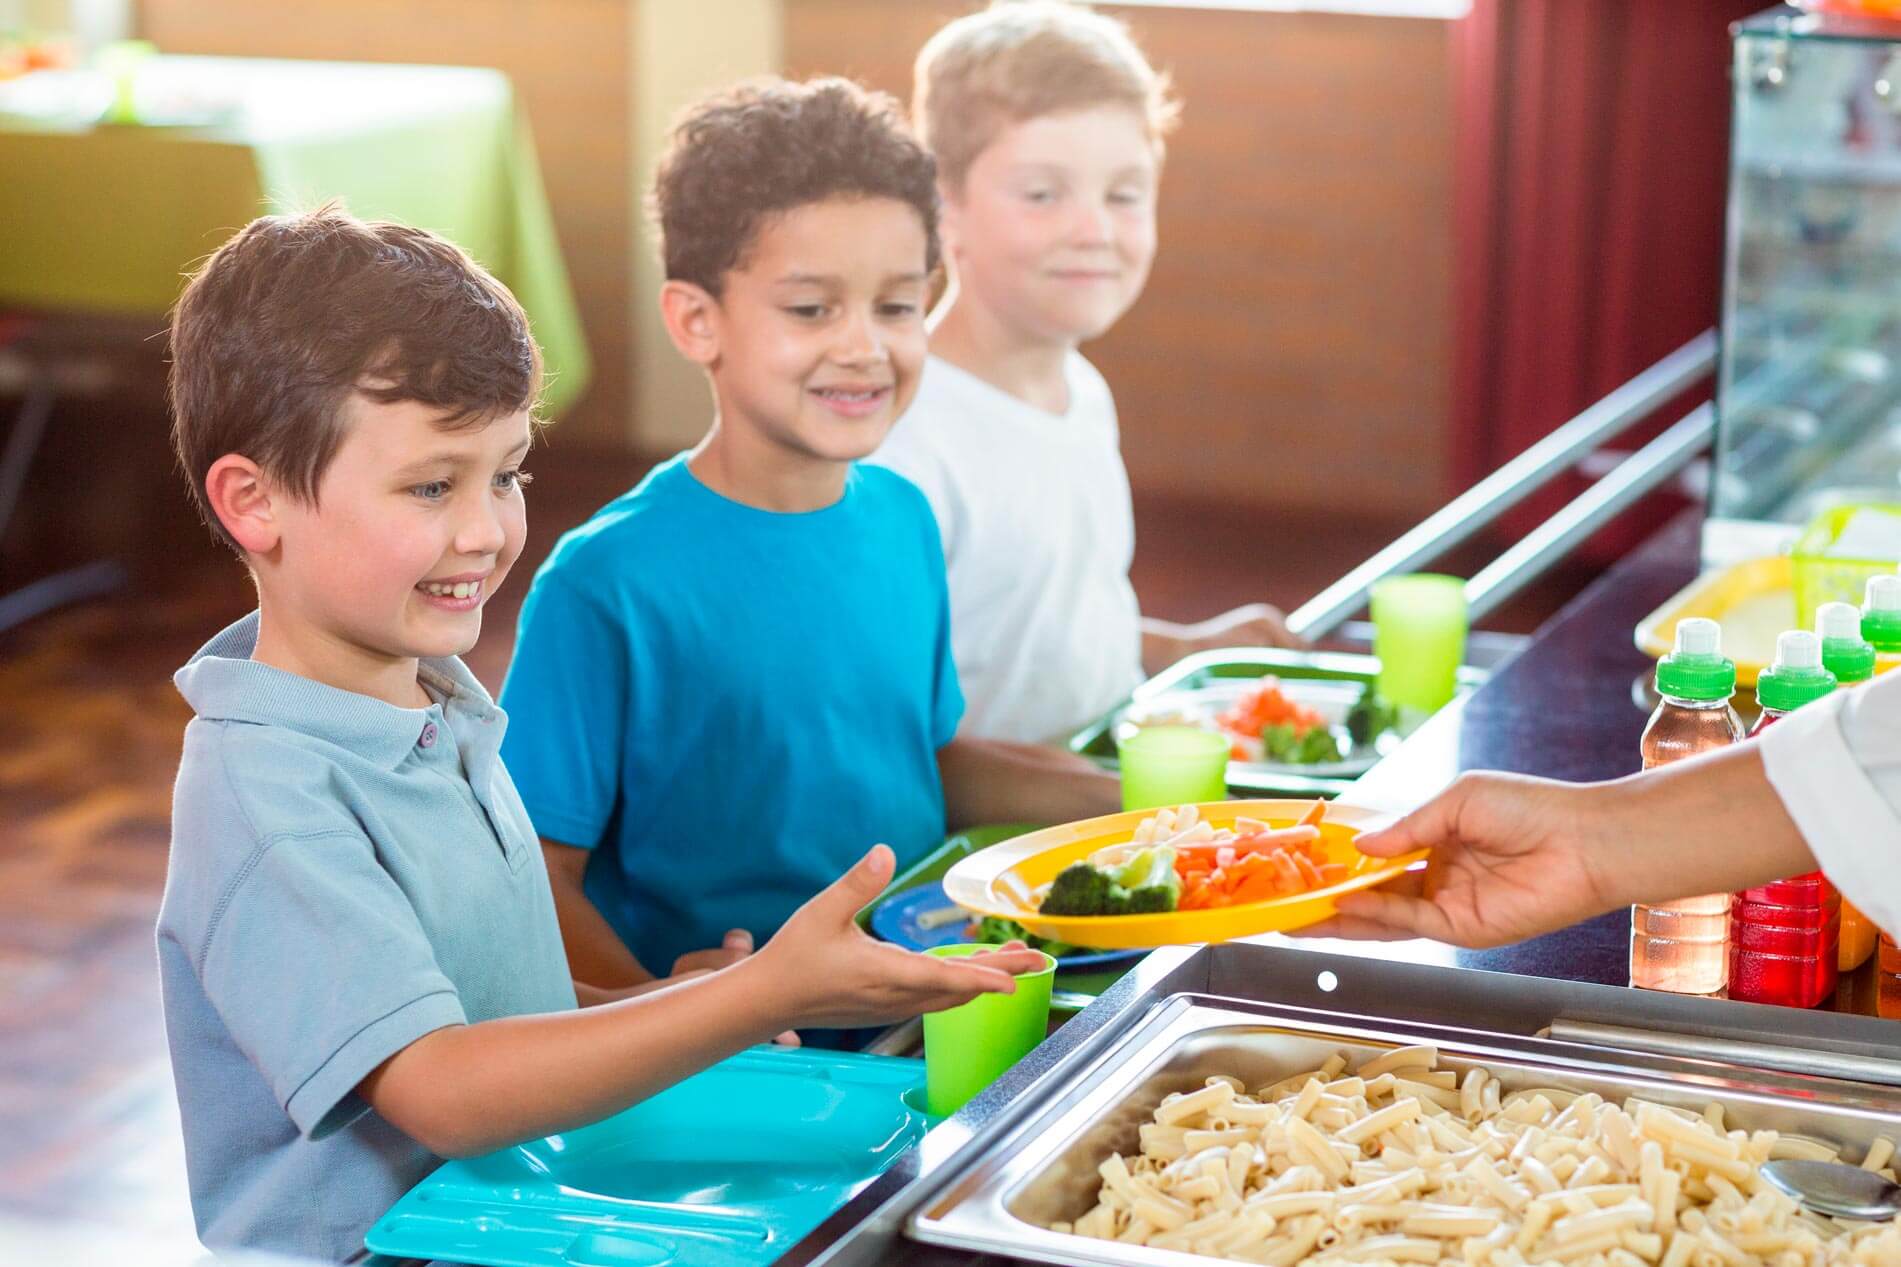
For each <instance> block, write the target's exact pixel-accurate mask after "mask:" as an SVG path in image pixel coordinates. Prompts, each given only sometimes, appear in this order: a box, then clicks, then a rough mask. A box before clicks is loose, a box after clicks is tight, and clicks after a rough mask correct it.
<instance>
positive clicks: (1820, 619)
mask: <svg viewBox="0 0 1901 1267" xmlns="http://www.w3.org/2000/svg"><path fill="white" fill-rule="evenodd" d="M1895 579H1896V580H1901V577H1896V578H1895ZM1815 633H1816V636H1817V637H1819V638H1820V639H1821V640H1822V667H1823V668H1825V669H1827V670H1828V671H1829V672H1830V673H1833V674H1834V675H1835V684H1836V685H1837V686H1853V685H1854V684H1855V683H1857V682H1866V681H1867V680H1868V679H1869V678H1871V677H1873V676H1874V675H1875V644H1874V643H1872V642H1870V641H1868V639H1866V638H1864V637H1863V636H1862V633H1861V609H1860V608H1858V607H1856V606H1855V605H1854V604H1853V603H1823V604H1822V605H1821V606H1820V607H1818V608H1816V609H1815Z"/></svg>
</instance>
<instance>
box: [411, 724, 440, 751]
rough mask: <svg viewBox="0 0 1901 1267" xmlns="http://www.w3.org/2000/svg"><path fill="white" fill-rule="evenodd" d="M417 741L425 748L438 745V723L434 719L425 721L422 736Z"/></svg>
mask: <svg viewBox="0 0 1901 1267" xmlns="http://www.w3.org/2000/svg"><path fill="white" fill-rule="evenodd" d="M416 742H417V743H419V744H421V745H422V746H423V747H425V748H433V747H435V746H436V723H434V722H432V721H431V722H424V723H423V727H422V738H420V739H418V740H417V741H416Z"/></svg>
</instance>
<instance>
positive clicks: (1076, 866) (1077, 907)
mask: <svg viewBox="0 0 1901 1267" xmlns="http://www.w3.org/2000/svg"><path fill="white" fill-rule="evenodd" d="M1120 888H1121V886H1120V885H1118V884H1117V883H1116V882H1115V881H1114V880H1112V879H1111V878H1110V877H1109V876H1108V875H1107V874H1105V873H1104V872H1101V871H1098V870H1096V869H1095V868H1094V867H1092V866H1090V865H1089V864H1088V863H1086V862H1072V863H1070V864H1069V865H1068V866H1067V867H1064V868H1063V869H1062V871H1060V872H1058V873H1057V876H1056V879H1055V880H1054V881H1052V882H1051V883H1050V891H1049V893H1048V894H1047V895H1046V896H1045V897H1044V898H1043V905H1042V907H1041V908H1040V909H1041V912H1042V914H1044V915H1114V914H1117V913H1118V912H1117V910H1116V908H1117V906H1119V905H1120V904H1121V902H1122V900H1123V899H1122V897H1121V896H1120V895H1119V893H1118V890H1120Z"/></svg>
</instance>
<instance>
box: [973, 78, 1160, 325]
mask: <svg viewBox="0 0 1901 1267" xmlns="http://www.w3.org/2000/svg"><path fill="white" fill-rule="evenodd" d="M1158 175H1159V172H1158V168H1157V159H1156V152H1155V144H1154V142H1153V141H1152V140H1151V138H1150V137H1149V135H1148V132H1147V130H1146V129H1145V127H1144V124H1143V120H1142V116H1141V115H1139V114H1138V113H1136V112H1135V111H1133V110H1130V109H1127V108H1125V107H1121V106H1099V107H1095V108H1092V109H1085V110H1074V111H1069V112H1066V113H1062V114H1050V115H1039V116H1038V117H1036V118H1033V119H1028V120H1025V121H1024V122H1022V123H1018V124H1015V125H1014V126H1011V127H1009V128H1006V129H1004V130H1003V131H1002V132H1001V133H999V134H998V136H997V138H996V139H995V140H993V141H992V142H991V143H990V144H989V145H988V146H986V147H985V148H984V150H983V152H982V153H980V154H979V155H978V156H977V157H976V159H975V160H974V161H973V162H972V163H971V165H970V170H969V171H968V172H967V173H965V176H964V179H963V182H962V184H961V186H960V187H959V188H958V189H955V190H952V191H950V192H949V194H948V195H947V197H946V199H945V216H944V226H945V241H946V244H947V246H948V249H949V253H950V258H951V260H952V262H953V264H954V267H955V273H956V279H957V287H958V290H959V292H960V293H962V294H965V295H968V296H970V297H971V298H973V299H975V300H976V301H977V302H979V303H980V304H982V305H983V307H984V308H985V309H986V310H988V311H989V312H991V313H993V314H995V316H996V318H998V319H999V320H1000V321H1001V322H1002V323H1003V324H1004V325H1005V326H1007V327H1008V328H1009V329H1010V330H1011V331H1012V332H1013V333H1014V335H1015V336H1016V337H1018V338H1020V339H1026V340H1030V341H1035V342H1051V343H1061V344H1067V345H1074V344H1076V343H1078V342H1081V341H1083V340H1086V339H1092V338H1095V337H1096V336H1097V335H1100V334H1102V333H1103V332H1104V331H1106V330H1107V329H1108V328H1109V327H1110V326H1112V325H1114V324H1115V322H1116V321H1117V319H1118V318H1120V317H1121V316H1122V314H1123V313H1124V312H1126V311H1128V309H1129V306H1130V305H1131V304H1133V303H1134V302H1135V300H1136V297H1137V296H1138V295H1140V294H1141V293H1142V287H1143V285H1144V284H1145V283H1146V282H1147V280H1148V273H1149V265H1150V264H1151V263H1152V262H1153V261H1154V258H1155V192H1156V182H1157V178H1158Z"/></svg>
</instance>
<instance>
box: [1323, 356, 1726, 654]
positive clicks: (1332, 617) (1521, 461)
mask: <svg viewBox="0 0 1901 1267" xmlns="http://www.w3.org/2000/svg"><path fill="white" fill-rule="evenodd" d="M1715 365H1716V331H1714V330H1705V331H1704V332H1703V333H1702V334H1699V335H1697V336H1696V338H1694V339H1691V340H1690V341H1689V342H1688V343H1686V344H1684V345H1683V346H1682V347H1680V348H1678V349H1677V350H1676V351H1674V352H1672V353H1670V355H1668V356H1666V357H1664V358H1663V359H1662V360H1661V361H1658V362H1657V363H1656V364H1655V365H1653V366H1651V367H1650V368H1649V369H1647V370H1645V371H1643V372H1642V373H1641V374H1638V375H1637V376H1636V377H1635V378H1633V379H1631V380H1630V381H1629V382H1627V383H1625V384H1624V385H1623V386H1621V387H1619V388H1617V389H1616V390H1615V391H1613V392H1611V393H1610V394H1609V395H1608V396H1605V397H1604V398H1603V399H1602V400H1600V401H1598V402H1597V403H1595V404H1593V405H1591V406H1590V407H1589V408H1587V409H1586V410H1585V411H1584V412H1583V413H1581V414H1579V415H1578V416H1577V417H1575V418H1573V419H1571V421H1569V422H1567V423H1565V424H1564V425H1563V426H1561V427H1559V428H1558V429H1557V430H1556V431H1553V432H1552V433H1551V434H1550V435H1548V436H1546V437H1545V438H1544V439H1542V440H1540V441H1538V442H1537V443H1536V444H1534V445H1532V446H1531V447H1530V448H1529V449H1526V450H1525V451H1524V452H1523V453H1521V454H1519V455H1518V456H1517V457H1515V458H1513V459H1512V460H1511V461H1509V462H1507V463H1506V464H1505V465H1504V466H1501V467H1499V468H1498V470H1496V471H1494V472H1492V474H1490V475H1488V476H1486V477H1485V478H1484V479H1482V480H1480V481H1479V482H1478V483H1477V484H1474V485H1473V486H1472V487H1471V488H1469V489H1467V490H1466V491H1465V492H1463V493H1461V494H1459V496H1457V497H1455V498H1453V499H1452V500H1451V501H1450V502H1448V503H1446V505H1445V506H1444V507H1442V508H1441V509H1440V510H1438V511H1436V512H1434V513H1433V514H1431V515H1429V516H1427V517H1426V518H1425V519H1424V520H1423V521H1421V522H1420V524H1419V525H1418V526H1417V527H1415V528H1413V529H1412V530H1411V531H1409V532H1407V533H1406V534H1405V535H1404V536H1402V537H1400V539H1399V540H1397V541H1395V542H1393V543H1392V544H1391V545H1389V546H1387V547H1386V548H1385V549H1383V550H1381V551H1379V553H1377V554H1375V555H1374V556H1373V557H1372V558H1370V559H1368V560H1367V561H1366V562H1364V563H1362V564H1360V565H1359V566H1358V567H1356V568H1354V569H1353V570H1352V571H1351V572H1348V573H1347V574H1346V575H1345V576H1343V577H1341V578H1340V579H1339V580H1337V581H1335V582H1334V583H1333V584H1332V585H1329V586H1328V587H1327V588H1326V589H1324V590H1322V591H1321V592H1320V593H1318V594H1316V595H1315V596H1314V597H1313V598H1311V599H1309V600H1308V601H1307V602H1305V603H1303V604H1301V605H1300V606H1299V607H1298V608H1296V609H1295V610H1294V612H1293V613H1292V614H1291V615H1290V616H1289V617H1288V618H1287V624H1288V627H1289V628H1290V629H1292V630H1293V631H1294V632H1296V633H1298V634H1301V635H1302V636H1303V637H1307V638H1322V637H1325V636H1326V635H1327V634H1330V633H1332V632H1333V631H1334V630H1335V629H1337V628H1338V627H1339V626H1340V625H1341V623H1342V622H1344V621H1345V620H1346V619H1347V618H1348V617H1349V616H1352V615H1353V614H1354V613H1355V612H1357V611H1359V610H1360V609H1361V608H1362V607H1364V606H1365V605H1366V601H1367V595H1368V594H1369V593H1370V592H1371V591H1372V588H1373V584H1374V582H1376V581H1378V580H1380V579H1381V578H1382V577H1386V576H1390V575H1392V574H1394V573H1397V572H1410V571H1414V570H1415V569H1417V568H1418V567H1419V566H1420V565H1421V564H1424V563H1428V562H1430V561H1431V560H1433V559H1435V558H1437V557H1438V556H1440V555H1442V554H1444V553H1445V552H1446V551H1447V550H1450V549H1452V548H1453V547H1454V546H1456V545H1459V544H1460V543H1462V542H1464V541H1466V540H1467V539H1469V538H1470V537H1472V536H1473V535H1474V534H1475V533H1477V532H1478V531H1480V530H1481V529H1483V528H1484V527H1486V526H1487V525H1488V524H1490V523H1492V522H1494V521H1495V520H1497V519H1498V517H1499V516H1500V515H1503V514H1504V513H1505V512H1506V511H1508V510H1510V509H1511V508H1512V507H1513V506H1516V505H1518V503H1520V502H1522V501H1523V500H1525V498H1527V497H1529V496H1531V494H1533V493H1535V492H1537V491H1538V490H1539V489H1540V488H1542V487H1544V486H1545V485H1546V484H1547V483H1549V482H1550V481H1551V479H1552V478H1553V477H1554V476H1556V475H1558V474H1560V473H1562V472H1564V471H1566V470H1569V469H1570V468H1571V467H1573V466H1575V465H1577V463H1578V462H1579V460H1580V459H1582V458H1583V457H1584V456H1585V455H1587V454H1589V453H1592V452H1594V451H1595V450H1596V449H1597V448H1598V447H1599V446H1601V445H1602V444H1603V443H1604V442H1605V441H1606V440H1608V439H1610V438H1612V437H1613V436H1616V435H1617V434H1619V433H1620V432H1622V431H1624V430H1626V429H1627V428H1629V427H1630V426H1631V425H1632V424H1634V423H1636V422H1638V421H1641V420H1642V419H1644V418H1646V417H1648V416H1649V415H1650V414H1651V413H1652V412H1653V411H1655V410H1656V409H1657V407H1658V406H1660V405H1662V404H1664V403H1665V402H1666V401H1668V400H1670V399H1672V398H1674V397H1675V396H1677V395H1679V394H1681V393H1682V392H1684V391H1686V390H1688V389H1689V388H1690V387H1692V386H1694V385H1695V384H1696V383H1697V382H1698V381H1700V380H1701V379H1703V378H1704V377H1706V376H1707V375H1708V374H1709V372H1710V371H1711V369H1712V368H1714V367H1715ZM1685 421H1688V420H1687V419H1686V420H1685ZM1678 425H1679V426H1681V425H1682V424H1678ZM1673 430H1674V428H1673ZM1704 440H1705V442H1707V440H1708V436H1707V434H1706V435H1705V436H1704ZM1647 451H1648V450H1647V449H1646V452H1647ZM1693 452H1694V451H1693ZM1632 460H1633V461H1634V460H1635V458H1633V459H1632ZM1654 461H1656V456H1655V455H1652V457H1651V458H1650V459H1647V460H1646V466H1645V467H1644V468H1643V470H1642V471H1640V472H1638V474H1643V473H1647V472H1648V471H1649V464H1650V463H1652V462H1654ZM1684 461H1688V458H1687V457H1686V458H1685V459H1684ZM1680 466H1681V464H1679V468H1678V469H1680ZM1621 469H1622V468H1621V467H1620V468H1619V470H1621ZM1673 473H1674V469H1673V470H1671V471H1666V472H1665V473H1664V475H1663V476H1662V477H1661V478H1659V479H1658V480H1657V483H1661V482H1662V479H1664V478H1668V476H1669V475H1670V474H1673ZM1615 477H1616V472H1613V473H1612V475H1609V476H1606V477H1605V479H1604V480H1603V481H1600V482H1599V484H1600V485H1602V484H1603V483H1606V482H1608V481H1610V480H1611V479H1613V478H1615ZM1655 486H1656V485H1655V484H1654V483H1653V484H1651V485H1649V487H1650V488H1654V487H1655ZM1643 491H1648V488H1646V489H1644V490H1643ZM1587 496H1589V494H1587ZM1579 500H1580V501H1582V500H1583V499H1582V498H1580V499H1579ZM1605 502H1606V499H1602V498H1601V499H1599V500H1598V501H1597V502H1594V503H1593V505H1594V506H1595V507H1596V509H1595V514H1596V515H1598V516H1599V517H1598V518H1596V519H1593V520H1589V521H1587V523H1586V525H1585V527H1584V529H1583V534H1582V535H1589V533H1590V532H1591V531H1595V530H1596V528H1597V527H1599V526H1601V525H1602V523H1603V522H1604V520H1606V519H1608V518H1609V517H1610V516H1611V515H1613V514H1615V513H1616V512H1617V510H1620V509H1622V508H1623V506H1625V505H1628V504H1629V502H1628V501H1624V502H1621V503H1616V504H1615V505H1608V506H1607V505H1606V504H1605ZM1568 509H1569V508H1567V510H1568ZM1561 513H1562V512H1561ZM1567 531H1569V530H1568V529H1567ZM1534 535H1535V534H1534ZM1528 539H1529V538H1528ZM1576 539H1581V538H1571V540H1572V541H1573V542H1575V540H1576ZM1555 557H1556V556H1548V555H1541V556H1540V557H1539V559H1538V560H1537V562H1538V563H1539V564H1540V565H1541V566H1542V565H1548V564H1549V563H1550V562H1551V561H1553V559H1554V558H1555ZM1525 562H1526V560H1525V559H1524V558H1521V559H1520V560H1519V562H1518V564H1517V566H1524V565H1525ZM1488 571H1490V569H1488ZM1536 575H1537V573H1536V572H1531V573H1529V574H1527V575H1526V576H1525V577H1524V578H1523V579H1522V580H1521V581H1519V583H1518V585H1517V586H1515V587H1513V588H1512V589H1511V590H1509V591H1502V597H1501V598H1500V599H1499V600H1498V601H1503V598H1504V597H1509V596H1510V594H1511V593H1516V592H1517V589H1518V588H1522V586H1523V585H1524V584H1526V583H1528V582H1529V581H1530V580H1532V579H1533V578H1534V577H1535V576H1536ZM1499 584H1500V582H1499V580H1498V579H1497V578H1493V579H1490V580H1488V583H1487V585H1488V592H1489V591H1495V590H1498V589H1499ZM1488 610H1489V609H1488Z"/></svg>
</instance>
